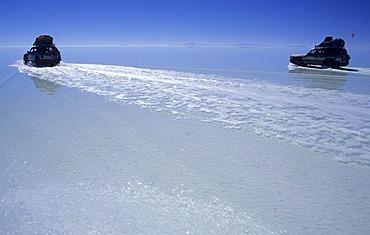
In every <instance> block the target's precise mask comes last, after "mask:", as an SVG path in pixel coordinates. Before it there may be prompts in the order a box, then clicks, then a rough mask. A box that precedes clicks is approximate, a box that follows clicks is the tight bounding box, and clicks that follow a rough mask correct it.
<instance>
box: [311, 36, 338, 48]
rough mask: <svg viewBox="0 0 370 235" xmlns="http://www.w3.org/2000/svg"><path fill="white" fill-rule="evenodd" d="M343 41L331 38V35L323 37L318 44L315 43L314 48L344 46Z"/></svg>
mask: <svg viewBox="0 0 370 235" xmlns="http://www.w3.org/2000/svg"><path fill="white" fill-rule="evenodd" d="M344 45H345V42H344V40H343V39H341V38H336V39H333V37H332V36H327V37H325V39H324V41H322V42H321V43H320V44H319V45H315V48H323V47H324V48H326V47H335V48H344Z"/></svg>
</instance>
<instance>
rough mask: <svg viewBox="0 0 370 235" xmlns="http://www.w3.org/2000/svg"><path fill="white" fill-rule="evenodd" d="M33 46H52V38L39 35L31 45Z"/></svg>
mask: <svg viewBox="0 0 370 235" xmlns="http://www.w3.org/2000/svg"><path fill="white" fill-rule="evenodd" d="M33 45H34V46H41V45H51V46H52V45H54V44H53V37H52V36H50V35H40V36H38V37H37V38H36V39H35V42H34V43H33Z"/></svg>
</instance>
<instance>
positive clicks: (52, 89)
mask: <svg viewBox="0 0 370 235" xmlns="http://www.w3.org/2000/svg"><path fill="white" fill-rule="evenodd" d="M30 78H31V79H32V81H33V83H34V85H35V87H36V88H37V89H38V90H39V91H41V92H45V93H47V94H48V95H51V96H54V95H55V93H56V92H57V90H58V88H59V87H60V85H58V84H56V83H54V82H50V81H47V80H44V79H40V78H38V77H34V76H30Z"/></svg>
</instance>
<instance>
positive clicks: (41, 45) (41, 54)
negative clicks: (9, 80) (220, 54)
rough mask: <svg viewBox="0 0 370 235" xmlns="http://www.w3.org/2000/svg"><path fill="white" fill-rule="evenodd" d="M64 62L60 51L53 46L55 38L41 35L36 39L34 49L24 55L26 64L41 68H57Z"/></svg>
mask: <svg viewBox="0 0 370 235" xmlns="http://www.w3.org/2000/svg"><path fill="white" fill-rule="evenodd" d="M61 60H62V58H61V56H60V51H59V50H58V48H57V47H56V46H55V44H53V38H52V37H51V36H49V35H41V36H39V37H37V38H36V40H35V42H34V44H33V47H32V48H31V49H30V50H29V51H27V53H26V54H24V55H23V61H24V63H25V64H28V63H31V65H34V66H37V67H40V66H55V65H57V64H59V63H60V61H61Z"/></svg>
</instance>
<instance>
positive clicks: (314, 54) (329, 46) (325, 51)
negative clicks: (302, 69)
mask: <svg viewBox="0 0 370 235" xmlns="http://www.w3.org/2000/svg"><path fill="white" fill-rule="evenodd" d="M350 58H351V57H350V56H349V55H348V53H347V50H346V49H345V48H344V40H343V39H339V38H337V39H335V40H333V37H326V38H325V40H324V41H323V42H322V43H320V44H319V45H317V46H315V48H314V49H312V50H311V51H309V52H308V53H307V54H306V55H292V56H290V59H289V60H290V62H291V63H293V64H296V65H299V66H310V65H321V66H322V67H327V68H339V67H341V66H347V65H348V64H349V60H350Z"/></svg>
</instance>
